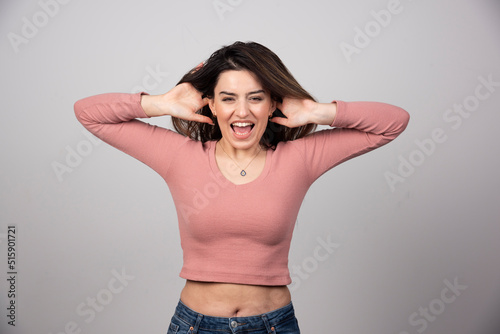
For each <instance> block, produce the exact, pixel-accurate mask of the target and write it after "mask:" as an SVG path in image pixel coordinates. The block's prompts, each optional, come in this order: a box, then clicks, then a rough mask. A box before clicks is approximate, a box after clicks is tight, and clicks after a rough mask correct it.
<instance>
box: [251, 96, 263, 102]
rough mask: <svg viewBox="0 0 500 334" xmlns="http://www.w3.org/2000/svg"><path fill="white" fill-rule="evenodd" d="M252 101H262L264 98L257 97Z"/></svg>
mask: <svg viewBox="0 0 500 334" xmlns="http://www.w3.org/2000/svg"><path fill="white" fill-rule="evenodd" d="M250 100H252V101H262V97H260V96H255V97H251V98H250Z"/></svg>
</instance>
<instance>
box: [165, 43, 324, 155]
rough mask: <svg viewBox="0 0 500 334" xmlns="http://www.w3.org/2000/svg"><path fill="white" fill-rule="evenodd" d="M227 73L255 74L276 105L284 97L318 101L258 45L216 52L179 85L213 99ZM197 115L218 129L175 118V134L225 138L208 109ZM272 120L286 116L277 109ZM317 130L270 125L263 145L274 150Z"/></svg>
mask: <svg viewBox="0 0 500 334" xmlns="http://www.w3.org/2000/svg"><path fill="white" fill-rule="evenodd" d="M228 70H236V71H240V70H248V71H250V72H252V73H254V74H255V75H256V77H257V78H258V80H259V82H260V84H261V85H262V87H263V89H264V90H266V91H268V92H270V94H271V99H273V100H275V101H277V102H280V103H281V102H283V98H284V97H291V98H298V99H311V100H315V99H314V98H313V97H312V96H311V95H310V94H309V93H308V92H307V91H306V90H305V89H304V88H302V86H300V84H299V83H298V82H297V80H295V78H294V77H293V76H292V74H291V73H290V72H289V71H288V69H287V68H286V66H285V65H284V64H283V62H282V61H281V59H280V58H279V57H278V56H277V55H276V54H275V53H274V52H272V51H271V50H269V49H268V48H266V47H265V46H263V45H261V44H258V43H255V42H246V43H245V42H235V43H233V44H231V45H228V46H225V47H223V48H221V49H219V50H217V51H215V52H214V53H213V54H212V55H211V56H210V58H209V59H208V60H207V61H206V62H205V63H204V64H203V66H202V67H201V68H198V69H197V70H196V69H193V70H191V71H190V72H188V73H186V74H185V75H184V77H182V79H181V80H180V81H179V83H178V84H181V83H184V82H188V83H191V84H192V85H193V87H195V88H196V89H197V90H198V91H200V92H201V93H202V94H203V97H208V98H210V99H212V98H213V97H214V90H215V86H216V85H217V81H218V79H219V76H220V74H221V73H222V72H224V71H228ZM197 113H199V114H202V115H204V116H208V117H210V118H211V119H212V121H213V122H214V124H215V126H213V125H210V124H207V123H200V122H194V121H186V120H182V119H180V118H176V117H172V123H173V125H174V128H175V130H176V131H177V132H179V133H181V134H183V135H185V136H187V137H189V138H191V139H194V140H201V141H202V142H206V141H209V140H218V139H220V138H222V134H221V131H220V128H219V125H218V124H217V118H215V117H214V116H213V115H212V112H211V111H210V108H209V106H208V105H206V106H204V107H203V108H202V109H200V110H198V111H197ZM273 116H278V117H280V116H281V117H283V116H284V115H283V114H282V113H281V111H280V110H279V109H276V110H275V111H274V113H273ZM315 129H316V125H315V124H307V125H304V126H300V127H297V128H288V127H285V126H283V125H280V124H277V123H274V122H268V124H267V128H266V130H265V132H264V135H263V136H262V138H261V140H260V145H262V146H263V147H265V148H273V149H274V148H276V145H277V144H278V143H279V142H280V141H288V140H294V139H298V138H301V137H304V136H306V135H307V134H309V133H311V132H313V131H314V130H315Z"/></svg>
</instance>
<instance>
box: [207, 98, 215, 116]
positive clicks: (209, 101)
mask: <svg viewBox="0 0 500 334" xmlns="http://www.w3.org/2000/svg"><path fill="white" fill-rule="evenodd" d="M208 107H209V108H210V110H211V111H212V115H214V117H216V116H217V112H216V111H215V101H214V99H213V98H211V99H208Z"/></svg>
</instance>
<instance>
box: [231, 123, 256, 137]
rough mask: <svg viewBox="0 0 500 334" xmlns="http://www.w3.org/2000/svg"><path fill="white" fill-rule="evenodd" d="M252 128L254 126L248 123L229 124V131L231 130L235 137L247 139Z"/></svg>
mask: <svg viewBox="0 0 500 334" xmlns="http://www.w3.org/2000/svg"><path fill="white" fill-rule="evenodd" d="M254 126H255V124H253V123H250V122H234V123H232V124H231V129H233V132H234V134H235V135H236V136H237V137H247V136H249V135H250V133H251V132H252V129H253V127H254Z"/></svg>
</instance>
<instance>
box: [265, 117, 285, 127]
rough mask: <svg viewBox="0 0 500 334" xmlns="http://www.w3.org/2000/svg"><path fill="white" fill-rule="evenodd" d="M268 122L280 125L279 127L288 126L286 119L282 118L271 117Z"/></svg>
mask: <svg viewBox="0 0 500 334" xmlns="http://www.w3.org/2000/svg"><path fill="white" fill-rule="evenodd" d="M269 121H270V122H273V123H276V124H280V125H283V126H288V125H287V124H288V119H287V118H283V117H273V118H270V119H269Z"/></svg>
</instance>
